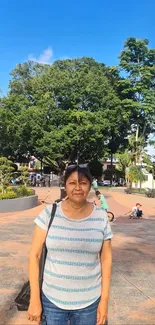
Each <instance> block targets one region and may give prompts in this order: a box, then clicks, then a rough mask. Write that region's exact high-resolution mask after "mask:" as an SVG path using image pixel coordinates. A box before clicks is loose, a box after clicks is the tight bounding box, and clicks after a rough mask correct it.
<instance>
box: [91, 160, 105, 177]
mask: <svg viewBox="0 0 155 325" xmlns="http://www.w3.org/2000/svg"><path fill="white" fill-rule="evenodd" d="M89 168H90V172H91V174H92V175H93V176H94V177H97V178H98V177H101V176H102V174H103V165H102V163H101V162H100V161H98V160H93V161H91V162H90V164H89Z"/></svg>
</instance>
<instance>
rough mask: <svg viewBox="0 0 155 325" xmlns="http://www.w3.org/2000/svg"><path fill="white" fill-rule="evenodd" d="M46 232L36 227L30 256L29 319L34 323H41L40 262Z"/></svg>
mask: <svg viewBox="0 0 155 325" xmlns="http://www.w3.org/2000/svg"><path fill="white" fill-rule="evenodd" d="M46 233H47V232H46V231H45V230H43V229H41V228H40V227H39V226H36V227H35V230H34V235H33V241H32V246H31V250H30V255H29V281H30V291H31V296H30V305H29V309H28V318H29V319H30V320H31V321H33V320H37V321H38V322H39V321H40V315H41V311H42V310H41V301H40V287H39V260H40V256H41V252H42V247H43V244H44V242H45V239H46Z"/></svg>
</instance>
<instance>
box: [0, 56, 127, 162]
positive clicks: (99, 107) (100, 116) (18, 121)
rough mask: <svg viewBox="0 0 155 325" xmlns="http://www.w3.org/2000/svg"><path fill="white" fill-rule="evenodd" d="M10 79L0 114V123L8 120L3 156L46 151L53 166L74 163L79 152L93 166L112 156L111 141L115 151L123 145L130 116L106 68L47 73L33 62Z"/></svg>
mask: <svg viewBox="0 0 155 325" xmlns="http://www.w3.org/2000/svg"><path fill="white" fill-rule="evenodd" d="M36 71H37V73H36ZM38 71H39V72H38ZM12 77H13V78H12V81H11V82H10V92H9V94H8V97H7V98H5V99H4V100H3V108H2V109H0V121H1V116H2V117H3V121H4V122H5V119H8V122H7V124H8V127H4V128H3V133H2V134H1V135H0V140H1V137H2V146H1V148H0V151H1V152H4V153H5V155H10V156H11V157H12V158H14V159H17V158H18V159H19V158H20V157H21V156H22V155H25V154H26V153H27V152H29V153H30V154H33V155H35V156H36V157H37V154H38V152H40V151H42V152H43V153H44V157H49V158H51V159H52V160H53V161H56V159H57V158H61V159H63V160H64V161H68V160H70V159H71V160H73V161H74V160H75V159H76V157H77V151H79V160H80V161H90V160H94V159H97V158H100V157H103V155H105V154H107V151H108V150H112V149H111V140H112V145H113V144H114V143H115V148H114V146H113V148H114V149H113V150H114V151H116V150H117V148H119V147H120V146H121V145H123V143H124V139H123V138H124V136H125V135H126V134H127V130H128V128H129V127H130V123H129V112H124V111H123V109H122V106H121V101H120V99H119V97H118V95H117V93H116V91H115V89H114V88H113V85H112V81H111V79H110V78H108V76H107V69H106V68H105V66H104V65H103V64H100V63H97V62H96V61H95V60H93V59H91V58H82V59H74V60H65V61H56V62H55V63H54V64H53V65H52V66H47V67H46V68H45V69H43V66H42V65H41V66H40V68H39V66H38V64H37V66H36V65H35V63H30V62H29V63H25V64H23V65H18V66H17V67H16V68H15V69H14V70H13V72H12ZM5 112H6V113H5ZM7 112H8V115H7ZM7 124H6V125H7ZM3 125H5V123H3ZM0 129H1V128H0ZM0 143H1V141H0ZM5 143H7V145H6V144H5ZM108 143H109V146H107V144H108ZM3 148H4V149H3Z"/></svg>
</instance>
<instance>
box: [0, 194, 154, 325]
mask: <svg viewBox="0 0 155 325" xmlns="http://www.w3.org/2000/svg"><path fill="white" fill-rule="evenodd" d="M37 193H38V196H39V199H40V200H45V201H46V202H47V203H48V202H49V203H50V202H52V201H54V200H55V199H56V198H58V197H59V189H58V188H52V189H50V190H49V189H48V188H37ZM104 194H105V196H106V197H107V201H108V204H109V208H110V210H111V211H113V212H114V213H115V216H116V219H117V220H116V222H115V223H112V230H113V232H114V238H113V240H112V246H113V272H112V283H111V296H110V302H109V325H155V249H154V247H155V199H149V198H145V197H142V196H137V195H127V194H124V193H123V192H119V191H110V190H104ZM90 199H93V193H91V195H90ZM136 202H140V203H142V204H143V210H144V214H145V216H144V218H143V219H142V220H129V219H128V218H127V217H125V216H124V214H125V213H126V212H127V211H128V210H129V209H130V207H132V206H133V205H134V204H135V203H136ZM43 206H44V204H40V205H38V206H37V207H36V208H34V209H31V210H27V211H23V212H18V213H8V214H1V213H0V224H1V228H0V231H1V237H0V238H1V244H0V257H1V258H0V275H1V278H0V294H1V302H0V310H1V311H0V324H8V325H31V324H32V323H31V322H29V321H28V320H27V318H26V313H25V312H18V311H17V310H16V308H13V309H12V310H11V311H10V310H9V306H10V304H11V302H12V301H13V299H14V297H15V296H16V295H17V293H18V292H19V290H20V288H21V286H22V284H23V282H24V281H26V280H27V260H28V252H29V249H30V244H31V240H32V232H33V227H34V224H33V220H34V218H35V216H36V215H37V214H38V213H39V212H40V211H41V210H42V208H43ZM33 324H35V323H33ZM79 325H80V324H79Z"/></svg>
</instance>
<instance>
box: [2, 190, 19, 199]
mask: <svg viewBox="0 0 155 325" xmlns="http://www.w3.org/2000/svg"><path fill="white" fill-rule="evenodd" d="M16 198H17V195H16V193H15V192H14V191H9V192H6V193H0V200H7V199H16Z"/></svg>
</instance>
